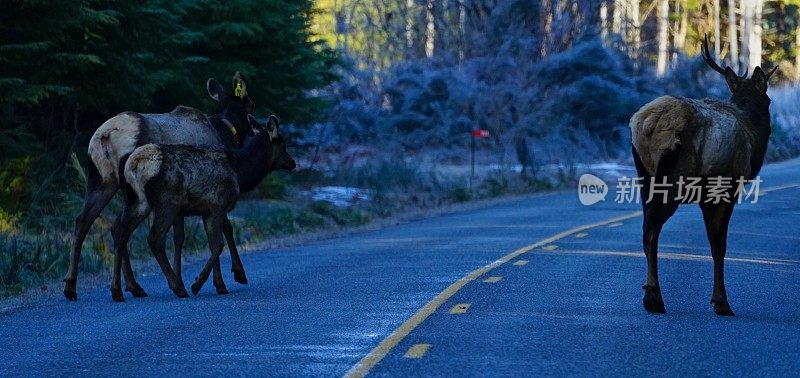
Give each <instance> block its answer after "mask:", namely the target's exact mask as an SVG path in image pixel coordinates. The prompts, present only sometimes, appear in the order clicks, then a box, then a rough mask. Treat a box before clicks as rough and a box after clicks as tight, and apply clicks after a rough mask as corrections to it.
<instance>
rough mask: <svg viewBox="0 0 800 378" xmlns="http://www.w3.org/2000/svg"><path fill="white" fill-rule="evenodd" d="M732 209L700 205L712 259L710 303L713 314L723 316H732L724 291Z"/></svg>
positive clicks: (724, 205)
mask: <svg viewBox="0 0 800 378" xmlns="http://www.w3.org/2000/svg"><path fill="white" fill-rule="evenodd" d="M730 198H733V197H730ZM731 201H734V200H731ZM733 207H734V203H733V202H731V203H725V202H720V203H718V204H711V203H703V204H700V208H701V209H702V210H703V221H704V222H705V224H706V235H707V236H708V241H709V243H710V244H711V257H712V258H713V259H714V290H713V292H712V294H711V303H712V304H713V305H714V312H715V313H716V314H717V315H723V316H733V311H732V310H731V306H730V305H729V304H728V294H727V292H726V290H725V253H726V251H727V243H728V241H727V239H728V223H729V222H730V220H731V215H733Z"/></svg>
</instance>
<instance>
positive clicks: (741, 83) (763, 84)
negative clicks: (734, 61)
mask: <svg viewBox="0 0 800 378" xmlns="http://www.w3.org/2000/svg"><path fill="white" fill-rule="evenodd" d="M701 50H702V52H701V53H702V55H703V60H705V61H706V64H708V66H709V67H711V68H712V69H713V70H714V71H717V72H719V73H720V74H722V76H724V77H725V82H726V83H727V84H728V88H729V89H730V90H731V102H732V103H734V104H737V105H740V106H742V105H744V104H746V103H748V102H752V101H753V100H760V101H761V102H763V101H764V100H766V103H767V104H769V97H768V96H767V82H768V81H769V78H770V77H772V74H774V73H775V71H776V70H777V69H778V66H775V67H774V68H773V69H772V70H770V71H769V73H764V71H763V70H762V69H761V67H756V68H755V69H754V70H753V76H751V77H750V78H749V79H748V78H747V70H745V72H744V75H742V76H739V75H737V74H736V73H735V72H733V70H732V69H731V68H730V67H725V68H724V69H723V68H722V67H720V66H719V64H717V62H715V61H714V59H713V58H712V57H711V53H710V52H709V50H708V35H707V34H706V35H705V38H704V39H703V44H702V49H701Z"/></svg>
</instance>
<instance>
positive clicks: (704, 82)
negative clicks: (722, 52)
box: [660, 55, 731, 100]
mask: <svg viewBox="0 0 800 378" xmlns="http://www.w3.org/2000/svg"><path fill="white" fill-rule="evenodd" d="M660 87H661V91H662V92H663V94H669V95H672V96H683V97H690V98H704V97H712V98H718V99H725V100H727V99H728V98H730V97H731V92H730V90H729V89H728V86H727V85H726V84H725V78H723V77H722V75H720V74H719V73H717V72H716V71H714V70H712V69H711V68H710V67H709V66H708V65H707V64H706V62H705V61H703V58H702V57H701V56H699V55H698V56H695V57H693V58H687V57H686V56H684V55H681V56H680V57H679V58H678V59H677V62H676V63H675V66H674V67H673V68H672V69H670V70H669V71H668V72H667V74H666V75H665V76H664V78H663V79H662V80H661V81H660Z"/></svg>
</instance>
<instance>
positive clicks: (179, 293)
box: [172, 285, 189, 298]
mask: <svg viewBox="0 0 800 378" xmlns="http://www.w3.org/2000/svg"><path fill="white" fill-rule="evenodd" d="M172 292H173V293H175V295H176V296H177V297H178V298H189V293H187V292H186V288H185V287H183V285H181V286H180V287H178V288H176V289H173V290H172Z"/></svg>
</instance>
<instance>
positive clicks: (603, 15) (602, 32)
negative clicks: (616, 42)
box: [600, 1, 608, 41]
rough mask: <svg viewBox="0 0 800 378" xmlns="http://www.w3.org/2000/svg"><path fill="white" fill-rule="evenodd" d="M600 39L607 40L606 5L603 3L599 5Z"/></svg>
mask: <svg viewBox="0 0 800 378" xmlns="http://www.w3.org/2000/svg"><path fill="white" fill-rule="evenodd" d="M600 38H601V39H602V40H603V41H606V40H607V39H608V3H607V2H605V1H603V2H602V3H601V4H600Z"/></svg>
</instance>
